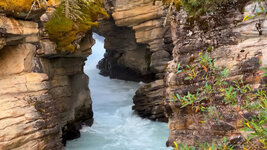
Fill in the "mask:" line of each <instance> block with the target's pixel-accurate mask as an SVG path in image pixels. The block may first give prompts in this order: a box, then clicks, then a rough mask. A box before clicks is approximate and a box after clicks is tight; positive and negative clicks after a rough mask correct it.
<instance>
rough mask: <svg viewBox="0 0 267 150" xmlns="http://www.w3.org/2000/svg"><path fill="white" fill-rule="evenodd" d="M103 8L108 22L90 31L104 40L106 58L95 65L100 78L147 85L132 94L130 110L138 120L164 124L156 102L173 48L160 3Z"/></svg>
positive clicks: (117, 2) (112, 3)
mask: <svg viewBox="0 0 267 150" xmlns="http://www.w3.org/2000/svg"><path fill="white" fill-rule="evenodd" d="M105 7H106V10H108V11H109V13H110V15H111V18H110V19H109V20H105V21H102V23H101V24H100V25H99V27H98V28H97V29H96V30H94V31H95V32H96V33H98V34H100V35H102V36H104V37H105V49H106V54H105V56H104V59H102V60H101V61H100V62H99V64H98V68H99V69H100V70H101V74H102V75H107V76H110V77H111V78H119V79H124V80H132V81H143V82H148V84H147V85H145V86H144V87H142V88H140V89H139V90H138V92H137V93H136V96H135V98H134V103H135V106H134V107H133V109H134V110H135V111H136V112H137V113H138V114H139V115H140V116H142V117H145V118H149V119H152V120H161V121H163V120H165V121H166V118H165V115H164V113H163V106H162V104H161V103H159V101H161V102H162V97H163V91H164V86H163V82H162V79H163V77H164V69H165V67H166V64H167V62H168V61H170V60H171V59H172V56H171V52H172V48H173V45H172V39H171V32H170V25H169V24H168V25H167V26H166V27H163V21H164V13H165V8H164V6H163V5H162V3H161V2H160V1H157V2H156V4H155V5H153V3H152V1H151V0H144V1H131V0H106V1H105ZM154 81H155V82H154ZM151 86H152V87H154V88H153V89H150V88H149V87H151ZM153 91H154V92H158V93H157V95H153V94H151V92H153ZM159 95H160V96H159Z"/></svg>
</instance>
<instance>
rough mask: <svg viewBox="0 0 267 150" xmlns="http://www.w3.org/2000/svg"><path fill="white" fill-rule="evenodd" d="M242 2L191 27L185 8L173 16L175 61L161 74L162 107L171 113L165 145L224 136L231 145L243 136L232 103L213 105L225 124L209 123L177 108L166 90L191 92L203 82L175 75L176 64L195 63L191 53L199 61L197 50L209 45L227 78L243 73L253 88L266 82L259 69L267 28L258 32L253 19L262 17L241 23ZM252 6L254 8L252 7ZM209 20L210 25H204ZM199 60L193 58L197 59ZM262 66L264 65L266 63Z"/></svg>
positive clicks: (209, 139)
mask: <svg viewBox="0 0 267 150" xmlns="http://www.w3.org/2000/svg"><path fill="white" fill-rule="evenodd" d="M251 6H255V4H251V5H248V6H246V7H245V10H243V11H246V12H249V11H251V9H250V8H251ZM239 7H240V6H239V5H234V8H233V7H227V10H224V11H222V12H218V14H215V15H214V16H210V18H205V17H203V18H200V20H199V22H200V23H199V24H195V25H194V26H192V25H191V26H190V25H189V23H188V22H187V20H188V19H187V15H186V13H185V12H184V11H183V10H181V11H180V12H178V13H177V14H176V16H175V19H174V20H173V21H172V35H173V41H174V45H175V47H174V49H173V60H172V61H170V62H169V64H168V68H167V72H166V76H165V79H164V81H165V87H166V91H165V95H166V98H165V101H164V106H165V112H166V115H167V116H168V118H169V129H170V136H169V139H168V141H167V145H168V146H174V144H173V142H174V141H176V142H177V143H183V144H187V145H196V144H197V143H204V142H212V141H213V140H215V139H222V138H223V137H224V136H226V137H227V138H228V139H230V141H235V144H236V143H238V142H242V140H244V139H242V138H240V137H242V136H240V132H238V129H240V128H241V127H242V118H240V116H238V115H237V114H236V113H233V111H232V110H233V108H232V107H231V106H227V105H222V104H220V102H219V101H220V100H219V101H218V104H217V106H218V107H219V106H220V107H219V108H220V109H221V111H222V112H224V113H223V114H222V115H223V116H224V118H226V120H227V121H226V122H227V124H225V123H216V122H212V121H210V122H208V123H206V124H203V123H200V122H201V121H202V120H204V118H205V116H204V114H203V113H201V112H198V113H196V112H195V111H194V110H192V109H191V108H181V106H180V105H179V104H178V103H175V102H170V101H169V100H170V99H172V98H171V96H170V93H172V92H174V93H182V95H183V94H187V92H188V91H190V92H192V91H195V89H197V88H198V87H201V86H204V84H203V83H202V82H201V81H192V82H191V81H188V80H185V79H184V78H185V77H184V76H183V75H179V74H176V72H177V70H176V67H177V63H181V64H182V65H186V64H189V63H191V64H192V63H193V62H192V61H191V58H195V60H198V53H199V52H203V51H205V50H207V49H208V48H209V47H210V46H213V47H214V49H213V50H212V52H211V57H212V58H216V62H215V65H216V66H217V67H226V68H228V69H229V76H230V77H229V79H230V80H235V79H238V78H241V79H242V80H243V81H244V82H245V83H247V84H250V85H251V87H252V88H258V87H260V86H262V85H266V82H267V80H266V77H265V78H264V79H261V80H260V79H259V74H258V72H259V68H260V66H264V64H263V63H262V64H260V63H259V62H260V61H261V62H264V61H265V59H266V52H267V36H266V35H267V33H266V32H264V33H263V35H261V36H260V35H259V32H258V31H257V30H256V28H255V24H256V23H258V21H259V19H263V16H258V17H257V18H256V19H251V20H248V21H246V22H242V19H243V18H244V16H245V15H246V14H243V12H240V11H239V10H238V8H239ZM252 8H253V7H252ZM266 23H267V22H266V20H264V19H263V23H262V28H263V29H266V28H267V26H266ZM205 24H206V25H207V24H209V26H204V25H205ZM196 63H197V62H196ZM265 67H267V66H266V64H265Z"/></svg>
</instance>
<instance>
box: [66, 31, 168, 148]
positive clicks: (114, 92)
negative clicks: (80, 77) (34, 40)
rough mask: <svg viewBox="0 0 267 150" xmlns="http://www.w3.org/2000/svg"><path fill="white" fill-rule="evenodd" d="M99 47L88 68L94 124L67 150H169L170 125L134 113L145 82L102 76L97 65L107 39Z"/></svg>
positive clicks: (84, 130) (99, 43) (99, 38)
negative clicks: (136, 97)
mask: <svg viewBox="0 0 267 150" xmlns="http://www.w3.org/2000/svg"><path fill="white" fill-rule="evenodd" d="M94 39H96V44H95V45H94V46H93V48H92V50H93V53H92V55H90V56H89V57H88V60H87V61H86V65H85V68H84V71H85V73H86V74H87V75H88V76H89V77H90V83H89V87H90V90H91V98H92V101H93V112H94V124H93V125H92V126H91V127H83V128H82V129H81V137H80V138H78V139H75V140H72V141H68V142H67V146H66V150H168V148H166V146H165V142H166V140H167V138H168V133H169V130H168V125H167V123H160V122H152V121H150V120H147V119H142V118H140V117H139V116H137V115H136V114H134V112H133V111H132V109H131V107H132V105H133V102H132V98H133V96H134V93H135V91H136V90H137V89H138V87H139V86H141V84H142V83H137V82H129V81H123V80H117V79H110V78H109V77H103V76H101V75H99V70H98V69H97V68H96V65H97V63H98V61H99V60H100V59H102V58H103V55H104V53H105V49H104V38H103V37H101V36H98V35H96V34H94Z"/></svg>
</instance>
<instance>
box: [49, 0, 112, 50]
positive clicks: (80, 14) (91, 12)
mask: <svg viewBox="0 0 267 150" xmlns="http://www.w3.org/2000/svg"><path fill="white" fill-rule="evenodd" d="M102 5H103V0H90V1H89V0H64V1H63V2H62V3H61V4H60V5H59V6H58V7H57V9H56V11H55V12H54V16H53V17H52V18H51V19H50V20H49V22H47V23H46V24H45V29H46V31H47V32H48V34H49V38H50V39H51V40H52V41H54V42H56V44H57V50H69V51H74V50H75V49H76V47H75V46H74V44H73V42H74V41H75V39H76V37H77V35H78V34H79V33H85V32H86V31H88V30H90V29H91V27H92V26H97V25H98V23H97V22H96V21H97V19H98V17H99V15H102V16H104V17H109V15H108V14H107V12H106V11H105V9H104V8H103V7H102Z"/></svg>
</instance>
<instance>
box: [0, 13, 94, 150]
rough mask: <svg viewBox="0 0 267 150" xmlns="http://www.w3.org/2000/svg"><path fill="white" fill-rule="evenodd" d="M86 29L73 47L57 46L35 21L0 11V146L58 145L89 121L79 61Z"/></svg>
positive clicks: (87, 45)
mask: <svg viewBox="0 0 267 150" xmlns="http://www.w3.org/2000/svg"><path fill="white" fill-rule="evenodd" d="M93 43H94V41H93V39H92V36H91V34H90V33H88V34H87V35H86V36H85V37H84V38H83V39H82V40H81V43H80V49H79V50H77V52H75V53H72V54H69V53H67V52H62V53H60V52H57V51H56V50H55V48H56V45H55V44H54V43H53V42H51V41H49V40H48V39H47V37H45V36H42V34H41V29H39V28H38V24H37V23H36V22H33V21H23V20H19V19H14V18H11V17H6V16H5V14H0V104H1V105H0V149H5V150H9V149H31V150H39V149H49V150H51V149H57V150H59V149H63V144H62V140H63V143H64V142H65V140H68V139H72V138H73V137H77V136H79V131H78V130H79V129H80V128H81V124H83V123H85V124H87V125H91V124H92V121H93V120H92V117H93V113H92V107H91V98H90V91H89V88H88V82H89V78H88V77H87V76H86V75H85V74H84V72H83V66H84V61H85V60H86V58H87V56H88V55H89V54H90V53H91V46H92V45H93Z"/></svg>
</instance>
